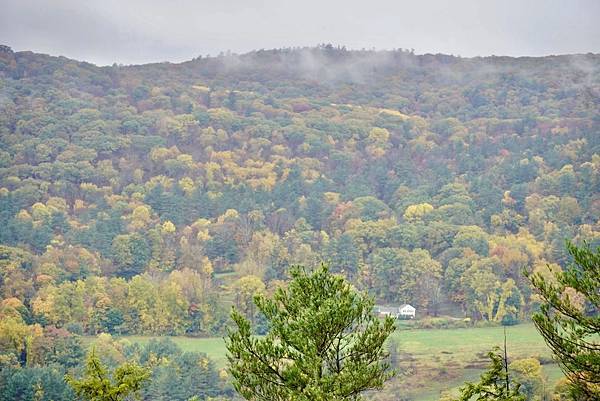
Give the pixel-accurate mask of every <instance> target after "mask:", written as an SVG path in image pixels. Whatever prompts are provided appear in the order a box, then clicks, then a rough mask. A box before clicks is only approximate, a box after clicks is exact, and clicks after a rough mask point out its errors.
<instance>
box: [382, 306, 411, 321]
mask: <svg viewBox="0 0 600 401" xmlns="http://www.w3.org/2000/svg"><path fill="white" fill-rule="evenodd" d="M375 313H376V314H377V315H379V317H385V316H391V317H395V318H396V319H398V318H401V319H414V318H415V313H416V309H415V308H414V307H412V306H411V305H409V304H403V305H400V306H380V305H377V306H375Z"/></svg>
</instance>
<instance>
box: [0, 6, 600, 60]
mask: <svg viewBox="0 0 600 401" xmlns="http://www.w3.org/2000/svg"><path fill="white" fill-rule="evenodd" d="M1 10H2V12H0V42H2V43H3V44H7V45H9V46H11V47H13V48H14V49H15V50H33V51H39V52H44V53H49V54H54V55H64V56H67V57H72V58H76V59H79V60H86V61H90V62H94V63H97V64H101V65H104V64H112V63H113V62H117V63H124V64H132V63H147V62H156V61H173V62H177V61H184V60H188V59H191V58H193V57H196V56H198V55H206V54H213V55H214V54H217V53H219V52H220V51H227V50H230V51H233V52H238V53H239V52H246V51H249V50H253V49H260V48H274V47H287V46H311V45H315V44H318V43H333V44H336V45H337V44H340V45H346V46H347V47H349V48H358V49H360V48H372V47H375V48H377V49H392V48H414V49H415V50H416V52H417V53H427V52H431V53H437V52H441V53H448V54H455V55H462V56H477V55H491V54H496V55H513V56H519V55H547V54H564V53H586V52H600V24H598V21H599V20H600V2H599V1H597V0H570V1H563V0H528V1H523V0H493V1H492V0H488V1H486V0H452V1H450V0H447V1H444V0H439V1H433V0H420V1H416V0H412V1H406V0H387V1H384V0H371V1H356V0H329V1H327V0H296V1H288V0H219V1H215V0H212V1H206V0H170V1H154V0H102V1H98V0H86V1H80V0H52V1H41V0H2V8H1Z"/></svg>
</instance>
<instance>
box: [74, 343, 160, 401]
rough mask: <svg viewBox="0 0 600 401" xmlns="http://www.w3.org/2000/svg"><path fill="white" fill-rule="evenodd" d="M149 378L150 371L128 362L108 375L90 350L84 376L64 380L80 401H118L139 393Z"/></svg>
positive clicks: (105, 368) (104, 367)
mask: <svg viewBox="0 0 600 401" xmlns="http://www.w3.org/2000/svg"><path fill="white" fill-rule="evenodd" d="M111 376H112V378H111ZM149 377H150V370H148V369H147V368H143V367H141V366H139V365H137V364H135V363H130V362H126V363H124V364H122V365H121V366H119V367H117V368H116V369H115V371H114V372H113V374H112V375H110V374H109V372H108V369H107V367H106V366H104V364H103V363H102V362H101V361H100V358H98V356H96V354H95V352H94V351H93V350H92V352H90V354H89V355H88V358H87V361H86V367H85V376H84V377H83V378H82V379H79V380H78V379H75V378H74V377H72V376H69V375H66V376H65V380H66V382H67V383H68V384H69V385H70V386H71V388H73V391H74V392H75V394H77V396H78V397H79V398H80V399H82V400H86V401H119V400H125V399H127V397H128V396H129V395H130V394H135V393H136V392H137V391H139V390H140V389H141V387H142V384H143V383H144V382H145V381H146V380H147V379H148V378H149Z"/></svg>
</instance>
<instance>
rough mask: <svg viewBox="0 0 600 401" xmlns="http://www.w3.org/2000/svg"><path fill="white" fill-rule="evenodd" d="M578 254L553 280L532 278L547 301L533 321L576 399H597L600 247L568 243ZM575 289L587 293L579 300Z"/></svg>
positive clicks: (571, 252)
mask: <svg viewBox="0 0 600 401" xmlns="http://www.w3.org/2000/svg"><path fill="white" fill-rule="evenodd" d="M567 251H568V253H569V255H570V256H571V257H572V258H573V263H572V264H570V265H569V266H568V267H567V268H566V269H565V271H564V272H556V273H555V274H554V280H552V281H551V280H548V279H546V278H544V277H543V276H542V275H541V274H539V273H536V274H531V275H529V278H530V280H531V283H532V284H533V286H534V287H535V288H536V289H537V290H538V291H539V294H540V296H541V298H542V300H543V303H542V305H541V307H540V311H539V312H538V313H536V314H535V315H534V316H533V322H534V323H535V326H536V327H537V329H538V331H539V332H540V334H541V335H542V336H543V337H544V339H545V340H546V343H547V344H548V346H549V347H550V348H551V349H552V352H553V353H554V355H555V356H556V359H557V360H558V362H559V363H560V365H561V367H562V368H563V371H564V372H565V374H566V375H567V377H568V378H569V380H570V382H571V389H572V393H573V396H574V398H575V399H583V400H592V399H598V396H599V394H600V342H599V341H598V338H599V337H598V336H599V335H600V247H598V248H596V251H593V250H592V249H591V248H590V247H589V246H587V245H584V246H583V247H577V246H576V245H574V244H573V243H571V242H567ZM569 289H571V290H569ZM572 290H575V291H576V293H577V294H579V295H580V296H583V297H584V302H582V303H581V302H577V301H576V300H575V299H574V297H572V296H570V295H569V293H571V294H573V293H572V292H570V291H572Z"/></svg>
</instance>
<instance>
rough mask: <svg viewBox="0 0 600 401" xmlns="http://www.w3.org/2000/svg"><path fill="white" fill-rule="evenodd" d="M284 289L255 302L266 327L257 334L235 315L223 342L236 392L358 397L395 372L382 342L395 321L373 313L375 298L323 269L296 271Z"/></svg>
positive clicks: (337, 399)
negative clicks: (234, 325) (261, 334)
mask: <svg viewBox="0 0 600 401" xmlns="http://www.w3.org/2000/svg"><path fill="white" fill-rule="evenodd" d="M291 277H292V280H291V281H290V283H289V285H288V288H287V289H279V290H277V292H276V293H275V295H274V296H273V298H272V299H268V298H266V297H265V296H263V295H258V296H256V297H255V303H256V305H257V307H258V309H259V310H260V312H262V313H263V314H264V315H265V317H266V320H267V321H268V324H269V327H270V329H269V332H268V333H267V335H266V336H265V337H264V338H257V337H255V336H253V334H252V330H251V325H250V322H249V321H248V320H247V319H246V318H244V316H243V314H242V313H240V312H239V311H237V310H235V309H234V310H233V311H232V318H233V320H234V322H235V324H236V325H237V329H236V330H230V331H229V333H228V338H227V339H226V345H227V350H228V351H229V353H228V360H229V371H230V372H231V374H232V376H233V378H234V380H233V383H234V386H235V388H236V390H237V391H238V392H239V393H240V394H241V395H242V396H243V397H244V398H246V399H248V400H295V401H296V400H297V401H309V400H310V401H320V400H322V401H325V400H327V401H342V400H360V399H361V394H362V393H363V392H364V391H366V390H369V389H378V388H381V387H382V386H383V384H384V382H385V381H386V380H387V379H388V378H390V377H391V376H392V375H393V372H392V371H391V370H390V369H389V364H388V363H387V362H386V358H387V355H386V352H385V348H384V343H385V341H386V339H387V338H388V336H389V335H390V334H391V333H392V332H393V330H394V321H393V319H392V318H386V319H385V320H383V321H380V320H379V319H377V318H376V317H375V316H374V315H373V300H372V299H371V298H369V297H368V296H366V295H365V294H362V293H359V292H357V291H356V290H354V289H353V288H352V287H351V286H350V284H348V282H346V281H345V280H344V279H343V278H342V277H340V276H336V275H333V274H331V273H330V272H329V270H328V267H327V266H326V265H321V266H320V267H319V268H317V269H315V270H314V272H308V271H307V269H305V268H304V267H301V266H295V267H293V268H292V269H291Z"/></svg>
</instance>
